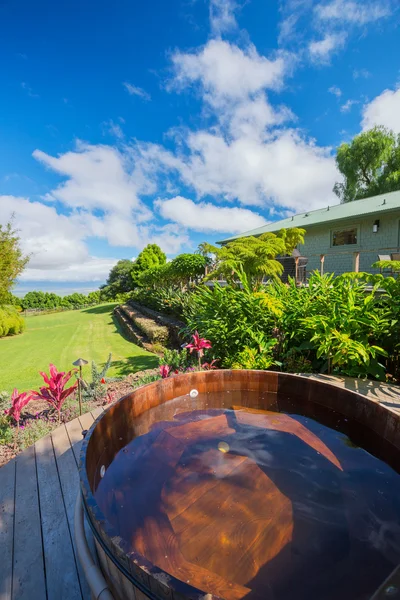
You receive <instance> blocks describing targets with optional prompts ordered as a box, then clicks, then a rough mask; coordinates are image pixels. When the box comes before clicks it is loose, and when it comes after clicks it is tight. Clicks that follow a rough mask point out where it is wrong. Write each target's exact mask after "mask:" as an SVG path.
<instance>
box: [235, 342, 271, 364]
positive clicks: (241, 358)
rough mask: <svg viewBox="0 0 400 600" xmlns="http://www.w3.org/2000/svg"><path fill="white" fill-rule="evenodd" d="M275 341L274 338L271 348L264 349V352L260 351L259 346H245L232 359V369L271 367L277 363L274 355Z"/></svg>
mask: <svg viewBox="0 0 400 600" xmlns="http://www.w3.org/2000/svg"><path fill="white" fill-rule="evenodd" d="M274 343H275V342H274V341H273V340H272V344H271V346H270V348H269V350H268V351H267V350H264V351H263V352H260V351H259V350H258V349H257V348H249V346H245V347H244V348H243V350H241V351H240V352H239V353H238V354H237V355H236V357H235V358H234V360H233V361H232V365H231V367H232V369H257V370H266V369H270V368H271V367H272V366H273V365H274V364H275V361H274V357H273V355H272V348H273V346H274Z"/></svg>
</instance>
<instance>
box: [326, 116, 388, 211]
mask: <svg viewBox="0 0 400 600" xmlns="http://www.w3.org/2000/svg"><path fill="white" fill-rule="evenodd" d="M336 164H337V167H338V169H339V171H340V172H341V173H342V175H343V177H344V182H343V183H335V185H334V188H333V191H334V192H335V194H336V195H337V196H338V197H339V198H340V200H341V202H351V201H352V200H358V199H360V198H368V197H370V196H374V195H376V194H383V193H385V192H391V191H394V190H398V189H400V136H397V138H396V136H395V134H394V133H393V131H391V130H390V129H386V128H385V127H382V126H379V127H374V128H373V129H370V130H369V131H364V132H362V133H360V134H359V135H356V136H355V137H354V139H353V140H352V141H351V142H350V143H349V144H347V143H345V144H341V146H339V148H338V151H337V155H336Z"/></svg>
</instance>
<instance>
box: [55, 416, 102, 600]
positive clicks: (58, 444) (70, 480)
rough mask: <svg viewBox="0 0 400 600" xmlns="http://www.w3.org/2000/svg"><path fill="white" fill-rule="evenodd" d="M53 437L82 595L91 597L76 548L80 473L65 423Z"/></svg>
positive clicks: (56, 430)
mask: <svg viewBox="0 0 400 600" xmlns="http://www.w3.org/2000/svg"><path fill="white" fill-rule="evenodd" d="M51 437H52V441H53V448H54V454H55V457H56V462H57V468H58V475H59V478H60V483H61V490H62V494H63V497H64V503H65V510H66V513H67V520H68V526H69V531H70V535H71V538H72V544H73V550H74V555H75V561H76V563H77V565H78V576H79V581H80V585H81V591H82V596H83V598H90V589H89V586H88V584H87V581H86V578H85V575H84V572H83V570H82V567H81V565H80V563H79V560H78V556H77V552H76V548H75V538H74V512H75V502H76V496H77V494H78V490H79V473H78V469H77V465H76V462H75V457H74V452H73V450H72V447H71V442H70V439H69V437H68V433H67V430H66V428H65V425H61V427H58V428H57V429H55V430H54V431H53V432H52V434H51ZM88 543H89V538H88ZM93 546H94V544H93ZM91 549H93V548H91Z"/></svg>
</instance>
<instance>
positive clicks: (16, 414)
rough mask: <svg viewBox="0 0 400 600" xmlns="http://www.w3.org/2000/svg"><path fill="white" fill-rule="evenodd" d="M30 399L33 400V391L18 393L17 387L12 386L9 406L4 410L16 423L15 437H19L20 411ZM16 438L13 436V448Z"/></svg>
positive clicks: (15, 444)
mask: <svg viewBox="0 0 400 600" xmlns="http://www.w3.org/2000/svg"><path fill="white" fill-rule="evenodd" d="M31 400H34V396H33V392H21V394H19V393H18V390H17V388H14V390H13V393H12V394H11V408H9V409H8V410H6V411H5V413H6V414H7V415H10V416H11V417H12V418H13V419H14V420H15V421H16V423H17V438H18V437H19V421H20V418H21V411H22V409H23V408H24V406H26V405H27V404H28V402H30V401H31ZM17 438H14V448H16V447H17Z"/></svg>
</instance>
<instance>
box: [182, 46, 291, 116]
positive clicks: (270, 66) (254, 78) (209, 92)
mask: <svg viewBox="0 0 400 600" xmlns="http://www.w3.org/2000/svg"><path fill="white" fill-rule="evenodd" d="M172 63H173V68H174V80H173V82H172V83H171V85H172V86H173V87H177V88H178V89H179V88H181V89H182V88H184V87H187V86H188V85H191V84H193V83H199V84H200V85H201V88H202V91H203V93H204V94H205V100H207V101H210V103H211V104H213V105H215V104H216V103H218V101H221V100H226V99H235V100H240V99H243V98H246V97H248V96H249V95H251V94H256V93H257V92H259V91H261V90H264V89H265V88H270V89H279V88H280V87H281V85H282V81H283V76H284V73H285V71H286V68H287V65H286V64H285V60H284V58H283V57H279V56H278V57H277V58H275V59H271V60H270V59H268V58H266V57H265V56H262V55H260V54H258V52H257V50H256V48H255V47H254V46H253V45H251V44H250V45H249V46H248V47H247V48H246V49H245V50H242V49H241V48H239V47H238V46H235V45H234V44H229V42H225V41H222V40H210V41H209V42H208V43H207V44H206V45H205V46H204V47H203V48H201V49H200V50H199V51H197V52H193V53H182V52H176V53H175V54H173V56H172Z"/></svg>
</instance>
